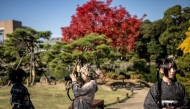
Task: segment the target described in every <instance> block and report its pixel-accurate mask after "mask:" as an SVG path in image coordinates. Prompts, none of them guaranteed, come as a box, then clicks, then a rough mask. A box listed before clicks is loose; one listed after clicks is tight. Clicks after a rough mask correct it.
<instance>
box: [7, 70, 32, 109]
mask: <svg viewBox="0 0 190 109" xmlns="http://www.w3.org/2000/svg"><path fill="white" fill-rule="evenodd" d="M9 79H10V80H11V82H12V84H13V85H12V88H11V91H10V93H11V99H10V102H11V105H12V104H14V106H13V107H12V109H34V106H33V104H32V102H31V100H30V94H29V93H28V90H27V88H26V87H25V86H24V85H23V84H22V83H23V81H25V79H26V72H25V71H24V70H22V69H17V70H14V71H12V72H11V73H10V75H9Z"/></svg>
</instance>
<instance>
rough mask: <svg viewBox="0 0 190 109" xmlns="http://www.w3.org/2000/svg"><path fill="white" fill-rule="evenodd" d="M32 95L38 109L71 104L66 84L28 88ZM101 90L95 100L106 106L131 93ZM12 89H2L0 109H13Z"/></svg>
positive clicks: (107, 89) (58, 107)
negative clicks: (101, 100)
mask: <svg viewBox="0 0 190 109" xmlns="http://www.w3.org/2000/svg"><path fill="white" fill-rule="evenodd" d="M27 88H28V90H29V93H30V94H31V100H32V102H33V104H34V106H35V108H36V109H67V107H68V106H69V105H70V104H71V101H70V100H69V98H68V96H67V91H65V87H64V83H59V84H57V85H46V84H42V85H40V84H38V85H35V86H34V87H27ZM98 88H99V90H98V92H97V93H96V95H95V99H104V104H105V105H109V104H112V103H114V102H115V101H116V98H117V97H119V98H120V100H123V99H125V97H126V93H127V92H129V91H127V90H125V89H118V90H117V91H112V90H111V89H110V88H109V87H108V86H103V85H99V86H98ZM10 89H11V87H10V86H9V87H3V88H0V109H11V104H10V102H9V101H10V100H9V99H10V96H11V95H10ZM70 95H71V98H73V95H72V91H71V90H70Z"/></svg>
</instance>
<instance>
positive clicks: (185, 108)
mask: <svg viewBox="0 0 190 109" xmlns="http://www.w3.org/2000/svg"><path fill="white" fill-rule="evenodd" d="M179 88H180V89H181V92H182V96H183V99H182V100H183V104H182V106H180V107H179V108H180V109H190V101H189V98H188V95H187V92H186V91H185V87H184V86H183V85H180V87H179Z"/></svg>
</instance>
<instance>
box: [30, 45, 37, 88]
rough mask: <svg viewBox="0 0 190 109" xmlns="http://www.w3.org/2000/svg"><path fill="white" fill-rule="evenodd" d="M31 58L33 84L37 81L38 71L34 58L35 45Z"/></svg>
mask: <svg viewBox="0 0 190 109" xmlns="http://www.w3.org/2000/svg"><path fill="white" fill-rule="evenodd" d="M31 57H32V58H31V59H32V83H31V86H33V85H34V82H35V76H36V72H35V59H34V47H33V46H32V50H31Z"/></svg>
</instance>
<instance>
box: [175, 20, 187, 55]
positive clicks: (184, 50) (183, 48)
mask: <svg viewBox="0 0 190 109" xmlns="http://www.w3.org/2000/svg"><path fill="white" fill-rule="evenodd" d="M189 22H190V20H189ZM185 34H186V38H185V40H184V41H183V42H182V43H181V44H180V45H179V47H178V49H181V50H182V51H183V53H184V54H188V53H190V27H189V28H188V30H187V32H186V33H185Z"/></svg>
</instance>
